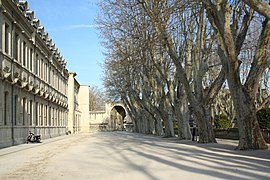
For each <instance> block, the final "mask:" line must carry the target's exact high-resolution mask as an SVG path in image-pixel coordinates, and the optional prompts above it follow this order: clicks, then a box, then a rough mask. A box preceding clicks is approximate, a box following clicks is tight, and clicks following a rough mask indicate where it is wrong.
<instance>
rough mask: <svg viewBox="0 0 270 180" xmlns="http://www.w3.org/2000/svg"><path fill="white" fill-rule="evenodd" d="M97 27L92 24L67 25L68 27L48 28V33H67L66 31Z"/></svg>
mask: <svg viewBox="0 0 270 180" xmlns="http://www.w3.org/2000/svg"><path fill="white" fill-rule="evenodd" d="M97 27H99V25H93V24H75V25H68V26H59V27H55V28H48V29H47V30H48V31H51V32H52V31H53V32H57V31H68V30H73V29H82V28H97Z"/></svg>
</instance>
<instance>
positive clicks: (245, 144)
mask: <svg viewBox="0 0 270 180" xmlns="http://www.w3.org/2000/svg"><path fill="white" fill-rule="evenodd" d="M245 92H246V91H245V90H244V89H243V88H231V94H232V97H233V100H234V106H235V108H236V109H237V111H236V117H237V124H238V129H239V144H238V147H237V149H239V150H249V149H267V148H268V146H267V144H266V142H265V140H264V138H263V136H262V133H261V130H260V127H259V123H258V120H257V116H256V107H255V105H254V103H252V101H251V98H250V97H249V95H248V93H245Z"/></svg>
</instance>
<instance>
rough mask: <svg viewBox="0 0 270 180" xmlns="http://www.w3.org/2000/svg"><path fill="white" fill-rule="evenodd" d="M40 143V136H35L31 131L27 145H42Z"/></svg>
mask: <svg viewBox="0 0 270 180" xmlns="http://www.w3.org/2000/svg"><path fill="white" fill-rule="evenodd" d="M40 141H41V137H40V135H35V134H34V133H32V132H31V131H29V135H28V136H27V141H26V143H27V144H28V142H31V143H40Z"/></svg>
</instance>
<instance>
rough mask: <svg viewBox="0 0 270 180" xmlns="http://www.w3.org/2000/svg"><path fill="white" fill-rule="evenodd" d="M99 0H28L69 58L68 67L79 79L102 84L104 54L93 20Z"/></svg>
mask: <svg viewBox="0 0 270 180" xmlns="http://www.w3.org/2000/svg"><path fill="white" fill-rule="evenodd" d="M98 1H99V0H27V2H28V6H29V8H30V10H33V11H34V12H35V16H36V18H38V19H39V20H40V24H41V25H42V26H44V28H45V31H46V32H48V33H49V37H50V38H52V40H53V42H54V43H55V44H56V47H57V48H58V49H59V51H60V52H61V54H62V55H63V57H64V58H65V59H66V61H67V68H68V70H69V71H70V72H76V73H77V76H76V79H77V80H78V82H79V83H80V84H81V85H90V86H98V87H99V88H102V80H101V78H102V67H101V64H102V62H103V60H104V56H103V55H102V47H101V45H100V41H99V35H98V30H97V29H96V25H95V22H94V19H95V17H96V16H97V11H98V6H97V5H96V3H97V2H98Z"/></svg>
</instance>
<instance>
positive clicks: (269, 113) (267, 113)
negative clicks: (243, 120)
mask: <svg viewBox="0 0 270 180" xmlns="http://www.w3.org/2000/svg"><path fill="white" fill-rule="evenodd" d="M257 119H258V122H259V125H260V128H261V129H270V108H263V109H261V110H259V111H258V112H257Z"/></svg>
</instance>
